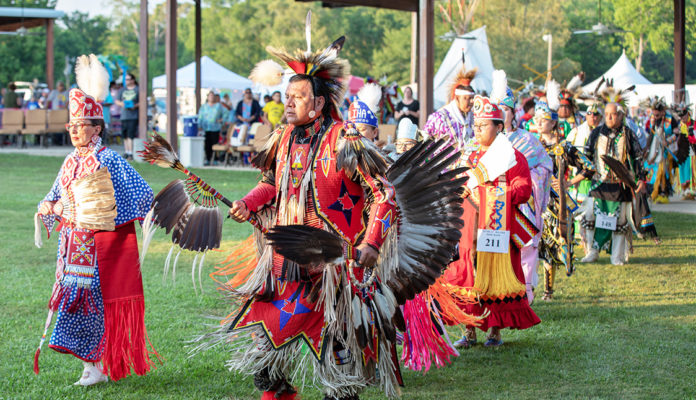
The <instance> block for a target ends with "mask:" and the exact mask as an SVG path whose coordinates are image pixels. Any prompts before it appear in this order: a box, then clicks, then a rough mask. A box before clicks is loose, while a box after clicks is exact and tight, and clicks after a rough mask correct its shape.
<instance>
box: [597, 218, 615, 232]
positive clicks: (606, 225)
mask: <svg viewBox="0 0 696 400" xmlns="http://www.w3.org/2000/svg"><path fill="white" fill-rule="evenodd" d="M616 220H617V218H616V217H611V216H608V215H605V214H597V220H596V221H595V228H600V229H606V230H608V231H615V230H616Z"/></svg>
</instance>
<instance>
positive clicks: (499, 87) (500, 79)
mask: <svg viewBox="0 0 696 400" xmlns="http://www.w3.org/2000/svg"><path fill="white" fill-rule="evenodd" d="M506 93H507V75H506V74H505V71H503V70H502V69H496V70H495V71H493V87H492V89H491V100H493V101H494V102H495V103H500V101H502V100H503V99H504V98H505V94H506Z"/></svg>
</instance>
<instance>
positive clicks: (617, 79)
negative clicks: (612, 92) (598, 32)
mask: <svg viewBox="0 0 696 400" xmlns="http://www.w3.org/2000/svg"><path fill="white" fill-rule="evenodd" d="M602 77H604V78H606V79H613V80H614V87H615V88H617V89H625V88H627V87H629V86H631V85H649V84H650V83H651V82H650V81H649V80H647V79H646V78H645V77H644V76H643V75H641V74H640V72H638V71H637V70H636V69H635V67H633V64H631V60H629V59H628V57H626V51H624V52H623V53H621V57H619V59H618V60H616V62H615V63H614V65H612V66H611V68H609V70H608V71H607V72H605V73H604V74H602V75H601V76H600V77H599V78H597V79H595V80H594V81H592V82H591V83H589V84H587V85H585V86H583V87H582V90H583V91H585V92H588V93H591V92H593V91H594V90H595V88H596V87H597V84H599V81H600V80H601V79H602Z"/></svg>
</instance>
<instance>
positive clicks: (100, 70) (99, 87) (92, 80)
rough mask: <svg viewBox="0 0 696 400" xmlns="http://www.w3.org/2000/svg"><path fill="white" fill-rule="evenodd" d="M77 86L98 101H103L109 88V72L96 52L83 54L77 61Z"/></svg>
mask: <svg viewBox="0 0 696 400" xmlns="http://www.w3.org/2000/svg"><path fill="white" fill-rule="evenodd" d="M75 77H76V81H77V86H78V87H79V88H80V89H81V90H82V91H83V92H85V93H87V94H88V95H89V96H92V97H94V99H95V100H97V101H103V100H104V99H105V98H106V94H107V92H108V90H109V73H108V72H107V70H106V68H104V66H103V65H102V63H101V62H99V59H98V58H97V56H95V55H94V54H90V55H89V57H88V56H85V55H82V56H80V57H78V58H77V61H76V62H75Z"/></svg>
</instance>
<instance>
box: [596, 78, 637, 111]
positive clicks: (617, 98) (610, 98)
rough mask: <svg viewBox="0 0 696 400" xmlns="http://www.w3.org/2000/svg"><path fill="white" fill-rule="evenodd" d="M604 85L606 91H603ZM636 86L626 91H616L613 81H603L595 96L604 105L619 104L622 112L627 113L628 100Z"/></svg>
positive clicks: (600, 82) (598, 86)
mask: <svg viewBox="0 0 696 400" xmlns="http://www.w3.org/2000/svg"><path fill="white" fill-rule="evenodd" d="M602 84H604V89H601V87H602ZM635 87H636V85H631V86H629V87H628V88H626V89H616V88H614V80H613V79H604V77H602V79H601V80H600V81H599V84H597V87H596V88H595V90H594V92H593V95H594V97H595V98H596V99H597V100H599V101H600V102H601V103H602V105H604V106H606V105H607V104H612V103H613V104H617V105H618V106H619V108H620V109H621V110H622V111H624V112H625V111H626V101H627V100H628V95H629V94H630V93H631V92H632V91H633V89H635Z"/></svg>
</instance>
